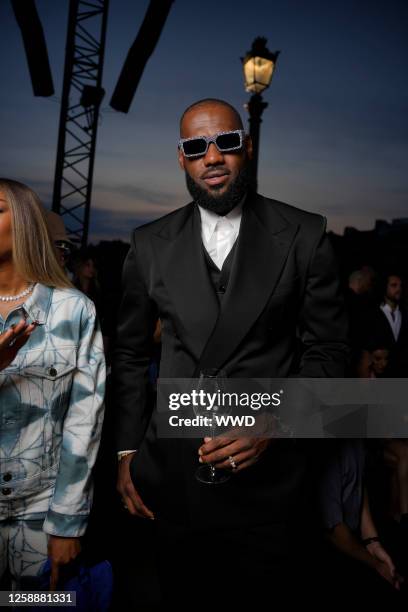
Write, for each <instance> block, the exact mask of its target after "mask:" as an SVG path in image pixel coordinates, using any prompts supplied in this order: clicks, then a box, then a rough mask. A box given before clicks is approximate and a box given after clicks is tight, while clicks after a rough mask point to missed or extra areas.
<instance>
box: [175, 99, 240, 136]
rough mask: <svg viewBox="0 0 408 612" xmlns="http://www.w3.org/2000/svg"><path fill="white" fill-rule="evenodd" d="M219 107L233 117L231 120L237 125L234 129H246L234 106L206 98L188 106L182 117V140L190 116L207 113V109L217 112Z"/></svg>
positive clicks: (223, 101)
mask: <svg viewBox="0 0 408 612" xmlns="http://www.w3.org/2000/svg"><path fill="white" fill-rule="evenodd" d="M217 107H219V108H220V110H222V111H224V113H225V111H227V112H228V113H229V114H230V115H231V119H232V121H233V123H234V124H235V128H234V129H236V130H243V129H244V125H243V123H242V119H241V116H240V114H239V112H238V111H237V109H236V108H234V107H233V106H232V104H230V103H229V102H225V100H219V99H218V98H204V99H203V100H198V101H197V102H194V103H193V104H190V106H188V107H187V108H186V110H185V111H184V113H183V114H182V115H181V119H180V136H181V137H182V138H184V137H185V134H184V131H185V123H186V120H188V118H189V116H190V115H192V114H194V113H195V112H197V111H204V112H205V111H206V110H207V109H212V110H216V109H217Z"/></svg>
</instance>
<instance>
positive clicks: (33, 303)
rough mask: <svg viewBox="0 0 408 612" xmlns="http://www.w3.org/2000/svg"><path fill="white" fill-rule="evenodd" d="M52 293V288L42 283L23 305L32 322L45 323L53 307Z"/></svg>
mask: <svg viewBox="0 0 408 612" xmlns="http://www.w3.org/2000/svg"><path fill="white" fill-rule="evenodd" d="M52 292H53V288H52V287H47V286H46V285H41V284H40V283H37V284H36V285H35V287H34V290H33V292H32V294H31V295H30V297H29V298H28V299H27V300H26V301H25V302H24V304H23V305H22V307H23V308H24V310H25V311H26V313H27V314H28V316H29V318H30V320H31V321H37V322H38V323H40V324H44V323H45V321H46V320H47V316H48V311H49V309H50V306H51V299H52Z"/></svg>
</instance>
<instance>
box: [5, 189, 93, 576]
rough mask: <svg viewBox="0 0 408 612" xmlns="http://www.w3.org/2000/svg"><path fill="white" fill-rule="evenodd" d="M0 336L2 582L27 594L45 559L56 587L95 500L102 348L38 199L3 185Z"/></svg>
mask: <svg viewBox="0 0 408 612" xmlns="http://www.w3.org/2000/svg"><path fill="white" fill-rule="evenodd" d="M13 326H15V327H14V332H13ZM16 332H17V336H18V332H20V336H18V337H17V339H16ZM0 334H1V337H2V342H1V355H0V356H1V357H2V360H0V361H3V363H2V364H0V365H1V366H2V368H3V369H2V370H1V371H0V577H1V576H2V575H3V573H4V571H5V570H6V568H7V567H8V569H9V571H10V574H11V577H12V581H13V588H22V586H23V587H25V588H29V585H30V583H31V581H32V580H33V579H34V578H35V577H37V576H39V575H40V574H41V571H42V568H43V566H44V563H45V561H46V560H47V557H48V556H49V557H50V559H51V568H52V569H51V586H52V587H55V586H56V581H57V578H58V568H59V566H60V565H64V564H66V563H68V562H69V561H71V560H72V559H74V558H75V557H76V556H77V555H78V553H79V552H80V543H79V538H80V536H81V535H82V534H83V533H84V531H85V529H86V525H87V520H88V515H89V511H90V507H91V503H92V478H91V472H92V467H93V464H94V462H95V459H96V454H97V451H98V446H99V441H100V434H101V427H102V419H103V396H104V385H105V362H104V354H103V344H102V336H101V333H100V329H99V324H98V322H97V319H96V316H95V307H94V305H93V303H92V302H91V301H90V300H89V299H88V298H86V297H85V296H84V295H83V294H82V293H80V292H79V291H77V290H76V289H74V288H73V287H72V285H71V283H70V282H69V280H68V279H67V278H66V276H65V274H64V272H63V270H62V269H61V268H60V266H59V264H58V261H57V258H56V254H55V251H54V247H53V244H52V240H51V238H50V236H49V233H48V229H47V226H46V221H45V216H44V210H43V208H42V205H41V203H40V201H39V199H38V197H37V196H36V194H35V193H34V192H33V191H32V190H31V189H29V188H28V187H26V186H25V185H23V184H21V183H18V182H16V181H11V180H8V179H0ZM13 342H16V345H15V346H14V347H13ZM10 344H11V346H10ZM17 348H18V350H16V349H17ZM13 349H14V353H13ZM10 354H11V357H10ZM11 358H12V360H11ZM10 360H11V361H10Z"/></svg>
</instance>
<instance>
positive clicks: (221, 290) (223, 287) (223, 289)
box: [218, 285, 226, 293]
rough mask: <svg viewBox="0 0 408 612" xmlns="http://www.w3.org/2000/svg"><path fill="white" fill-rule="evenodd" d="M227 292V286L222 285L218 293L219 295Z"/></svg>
mask: <svg viewBox="0 0 408 612" xmlns="http://www.w3.org/2000/svg"><path fill="white" fill-rule="evenodd" d="M225 290H226V287H225V285H220V286H219V287H218V292H219V293H225Z"/></svg>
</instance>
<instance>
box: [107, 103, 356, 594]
mask: <svg viewBox="0 0 408 612" xmlns="http://www.w3.org/2000/svg"><path fill="white" fill-rule="evenodd" d="M180 135H181V139H180V142H179V153H178V156H179V164H180V166H181V168H182V169H183V170H184V171H185V175H186V180H187V187H188V189H189V191H190V193H191V195H192V197H193V200H194V201H193V202H191V203H190V204H188V205H187V206H184V207H183V208H180V209H178V210H176V211H174V212H172V213H170V214H169V215H167V216H165V217H163V218H161V219H159V220H157V221H154V222H153V223H150V224H148V225H145V226H143V227H140V228H138V229H137V230H135V231H134V233H133V235H132V242H131V248H130V252H129V255H128V258H127V260H126V263H125V267H124V296H123V303H122V308H121V313H120V318H119V328H118V344H117V349H116V356H115V381H116V383H115V384H116V387H115V399H116V403H117V412H118V427H117V444H118V451H119V454H120V457H121V459H120V461H119V478H118V489H119V491H120V493H121V495H122V498H123V501H124V504H125V505H126V507H127V508H128V509H129V511H130V512H131V513H132V514H135V515H137V516H140V517H146V518H153V517H154V518H155V519H157V525H158V530H159V535H160V542H161V544H162V545H161V557H160V558H161V570H162V571H161V577H162V587H163V589H164V593H165V599H166V601H168V602H170V601H175V602H177V601H178V602H180V601H181V599H180V597H181V595H180V593H181V591H183V593H184V597H185V600H186V601H187V599H188V595H187V591H186V588H187V586H186V585H187V584H190V585H191V586H192V590H194V589H196V584H197V582H196V581H195V578H197V573H199V575H200V581H199V583H198V584H199V585H201V586H203V587H204V586H205V584H207V585H210V584H214V588H215V587H217V589H216V590H217V593H219V590H220V588H221V591H223V596H224V598H225V600H227V601H228V602H231V601H232V600H233V601H240V602H242V601H243V600H245V599H250V598H251V597H258V596H259V598H261V597H262V594H263V595H265V594H266V593H269V595H271V594H272V591H273V589H277V588H278V587H282V585H283V584H284V583H285V578H287V577H289V576H290V571H289V570H288V564H287V562H288V558H289V557H290V543H289V542H290V535H291V533H294V532H293V531H292V525H293V524H294V523H297V526H298V527H299V525H300V524H301V523H302V518H303V516H304V509H303V508H300V505H299V504H300V503H301V502H300V499H301V497H300V495H301V492H302V485H303V483H304V477H305V466H306V463H305V460H304V455H303V451H302V449H301V447H300V445H298V444H296V442H295V441H293V440H279V441H271V440H265V439H261V438H239V439H237V440H224V441H222V442H221V443H220V442H219V441H217V440H213V441H209V440H207V441H204V443H203V441H200V440H169V439H160V438H158V437H157V435H156V428H157V413H156V410H154V409H153V411H152V410H149V407H148V404H147V401H146V398H147V396H146V373H147V369H148V365H149V358H150V354H151V350H152V338H153V332H154V328H155V324H156V321H157V319H158V318H160V321H161V327H162V355H161V363H160V376H161V377H164V378H188V377H193V376H197V375H198V374H199V373H200V372H202V371H204V370H206V369H208V368H212V369H214V368H215V369H218V370H219V369H222V370H223V371H225V372H226V374H227V376H228V377H233V378H234V377H236V378H251V377H258V378H274V377H276V378H278V377H287V376H291V375H300V376H302V377H341V376H343V375H344V368H345V362H346V359H347V353H348V349H347V345H346V323H345V316H344V311H343V302H342V298H341V294H340V290H339V282H338V278H337V272H336V266H335V263H334V258H333V254H332V250H331V248H330V245H329V242H328V239H327V237H326V233H325V230H326V221H325V219H324V218H323V217H321V216H320V215H317V214H312V213H308V212H305V211H303V210H300V209H297V208H294V207H292V206H289V205H287V204H283V203H281V202H278V201H275V200H270V199H267V198H265V197H263V196H261V195H259V194H256V193H253V192H252V191H251V188H250V184H251V180H250V171H249V160H250V158H251V155H252V144H251V140H250V138H249V137H248V136H247V135H246V134H245V133H244V131H243V126H242V121H241V118H240V116H239V114H238V113H237V111H236V110H235V109H234V108H233V107H231V106H230V105H229V104H228V103H226V102H223V101H220V100H213V99H207V100H202V101H200V102H198V103H195V104H193V105H192V106H191V107H189V108H188V109H187V110H186V111H185V112H184V114H183V116H182V120H181V125H180ZM299 346H302V353H301V354H300V355H299V351H298V347H299ZM136 451H137V452H136ZM199 457H200V458H201V462H204V463H205V462H207V463H215V464H216V465H217V467H222V468H226V469H230V470H231V471H233V475H232V477H231V478H230V479H229V481H228V482H226V483H224V484H222V485H218V486H216V487H214V486H211V485H206V484H203V483H200V482H198V481H197V480H196V479H195V476H194V475H195V471H196V468H197V465H198V460H199ZM175 548H177V551H178V558H179V557H180V555H181V556H183V555H184V558H185V559H186V563H184V564H183V567H182V568H180V566H179V565H177V564H176V565H175V564H174V562H172V556H174V551H175ZM166 551H167V556H166ZM193 554H194V558H192V557H191V555H193ZM216 567H218V569H215V568H216ZM238 570H239V572H240V575H243V576H245V578H244V579H242V580H240V581H238V583H236V580H235V578H236V575H237V574H236V572H237V571H238ZM243 571H244V574H241V573H242V572H243ZM205 574H207V578H205ZM177 576H178V577H179V580H180V581H182V583H183V586H182V587H181V586H180V582H179V581H178V580H177ZM232 580H233V581H234V582H235V583H236V584H235V585H234V587H232V585H231V581H232ZM271 580H272V583H271V582H270V581H271ZM208 581H209V582H208ZM255 584H256V587H255V586H254V585H255ZM211 588H212V587H211ZM254 589H255V591H254ZM190 595H191V593H190ZM208 595H209V596H211V590H210V591H208V589H205V596H206V597H207V596H208ZM191 596H192V595H191ZM217 601H218V602H219V601H220V600H217ZM207 603H208V601H207Z"/></svg>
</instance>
